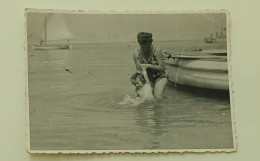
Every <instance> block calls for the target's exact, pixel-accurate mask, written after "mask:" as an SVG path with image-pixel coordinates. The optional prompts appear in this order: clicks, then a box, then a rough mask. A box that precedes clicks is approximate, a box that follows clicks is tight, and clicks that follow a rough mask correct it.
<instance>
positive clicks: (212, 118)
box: [25, 10, 236, 153]
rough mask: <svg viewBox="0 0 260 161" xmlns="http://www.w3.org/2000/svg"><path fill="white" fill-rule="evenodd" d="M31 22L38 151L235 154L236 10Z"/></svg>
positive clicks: (53, 16)
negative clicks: (232, 53)
mask: <svg viewBox="0 0 260 161" xmlns="http://www.w3.org/2000/svg"><path fill="white" fill-rule="evenodd" d="M25 17H26V25H25V26H26V27H25V30H26V39H27V42H26V47H27V65H28V71H27V74H28V87H27V89H28V93H27V96H28V100H27V102H28V105H27V106H28V107H27V112H28V119H27V123H28V125H27V128H28V129H27V136H28V150H29V152H32V153H34V152H36V153H37V152H46V153H49V152H82V153H90V152H98V153H102V152H185V151H190V152H203V151H212V152H214V151H235V149H236V143H235V137H234V126H233V125H234V120H233V108H232V107H233V105H232V92H230V91H232V89H231V87H232V86H231V84H232V80H231V79H230V78H231V77H230V76H231V73H230V72H231V70H230V69H231V67H230V64H229V61H230V40H229V32H230V30H231V29H230V26H229V16H228V13H227V12H225V11H214V12H213V11H212V12H209V11H207V12H201V11H200V12H178V13H177V12H176V13H174V12H172V13H158V12H156V13H153V12H147V13H142V12H136V13H135V12H131V13H128V12H120V13H116V12H106V13H105V12H103V13H102V12H82V11H73V12H72V11H71V12H66V11H59V12H58V11H57V12H55V11H54V10H27V11H26V16H25Z"/></svg>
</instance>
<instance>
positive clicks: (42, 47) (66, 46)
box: [32, 44, 72, 50]
mask: <svg viewBox="0 0 260 161" xmlns="http://www.w3.org/2000/svg"><path fill="white" fill-rule="evenodd" d="M32 49H34V50H57V49H72V45H71V44H54V45H49V44H48V45H32Z"/></svg>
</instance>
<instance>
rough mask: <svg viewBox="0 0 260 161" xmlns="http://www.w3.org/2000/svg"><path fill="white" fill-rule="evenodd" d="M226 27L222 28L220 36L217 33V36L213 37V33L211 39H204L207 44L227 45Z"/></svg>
mask: <svg viewBox="0 0 260 161" xmlns="http://www.w3.org/2000/svg"><path fill="white" fill-rule="evenodd" d="M226 30H227V29H226V27H222V28H221V31H220V34H219V33H218V32H216V34H215V36H213V33H212V34H211V35H210V37H206V38H204V41H205V43H226V42H227V32H226Z"/></svg>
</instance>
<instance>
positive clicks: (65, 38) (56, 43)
mask: <svg viewBox="0 0 260 161" xmlns="http://www.w3.org/2000/svg"><path fill="white" fill-rule="evenodd" d="M40 37H41V40H40V42H39V44H34V45H33V46H32V48H33V49H34V50H51V49H71V48H72V44H71V43H70V40H71V39H72V38H74V36H73V35H72V33H71V32H70V30H69V28H68V27H67V24H66V22H65V19H64V17H63V15H62V14H54V13H50V14H47V15H44V24H43V27H42V29H41V35H40Z"/></svg>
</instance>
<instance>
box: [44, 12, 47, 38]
mask: <svg viewBox="0 0 260 161" xmlns="http://www.w3.org/2000/svg"><path fill="white" fill-rule="evenodd" d="M46 28H47V25H46V14H45V15H44V42H45V43H46V37H47V35H46V31H47V29H46Z"/></svg>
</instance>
